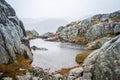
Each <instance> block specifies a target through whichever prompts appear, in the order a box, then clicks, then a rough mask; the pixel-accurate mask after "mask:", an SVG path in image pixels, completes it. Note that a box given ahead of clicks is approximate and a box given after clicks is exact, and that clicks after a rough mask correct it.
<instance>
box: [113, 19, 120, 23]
mask: <svg viewBox="0 0 120 80" xmlns="http://www.w3.org/2000/svg"><path fill="white" fill-rule="evenodd" d="M112 21H113V22H120V19H114V18H113V19H112Z"/></svg>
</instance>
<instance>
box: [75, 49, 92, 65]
mask: <svg viewBox="0 0 120 80" xmlns="http://www.w3.org/2000/svg"><path fill="white" fill-rule="evenodd" d="M92 52H93V51H87V52H84V53H80V54H78V55H77V56H76V62H77V63H78V64H81V63H83V61H84V60H85V58H86V57H87V56H88V55H89V54H90V53H92Z"/></svg>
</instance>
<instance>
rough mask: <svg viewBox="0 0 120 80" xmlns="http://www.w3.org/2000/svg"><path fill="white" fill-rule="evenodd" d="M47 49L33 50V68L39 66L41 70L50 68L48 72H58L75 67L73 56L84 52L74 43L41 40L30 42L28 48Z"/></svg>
mask: <svg viewBox="0 0 120 80" xmlns="http://www.w3.org/2000/svg"><path fill="white" fill-rule="evenodd" d="M34 45H35V46H37V47H40V48H47V49H48V50H47V51H42V50H35V51H32V52H33V63H32V65H33V66H39V67H42V68H43V69H48V68H50V71H51V72H53V71H56V70H60V69H61V68H69V67H73V66H77V65H78V64H77V63H76V62H75V56H76V55H77V54H78V53H80V52H83V51H85V49H84V47H83V46H82V45H80V44H75V43H62V42H48V41H44V40H42V39H34V40H31V41H30V46H34Z"/></svg>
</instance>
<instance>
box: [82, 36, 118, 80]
mask: <svg viewBox="0 0 120 80" xmlns="http://www.w3.org/2000/svg"><path fill="white" fill-rule="evenodd" d="M83 66H84V67H83V68H84V73H83V78H84V79H87V80H88V79H89V80H119V79H120V35H119V36H117V37H116V38H114V39H112V40H110V41H108V42H107V43H105V44H104V45H103V46H102V47H101V48H100V49H98V50H96V51H94V52H93V53H92V54H90V55H89V56H88V57H87V58H86V60H85V61H84V64H83Z"/></svg>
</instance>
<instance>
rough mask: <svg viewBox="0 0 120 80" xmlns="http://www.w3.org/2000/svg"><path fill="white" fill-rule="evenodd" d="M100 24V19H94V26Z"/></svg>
mask: <svg viewBox="0 0 120 80" xmlns="http://www.w3.org/2000/svg"><path fill="white" fill-rule="evenodd" d="M99 22H100V20H99V19H94V20H93V21H92V23H93V25H94V24H98V23H99Z"/></svg>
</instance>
